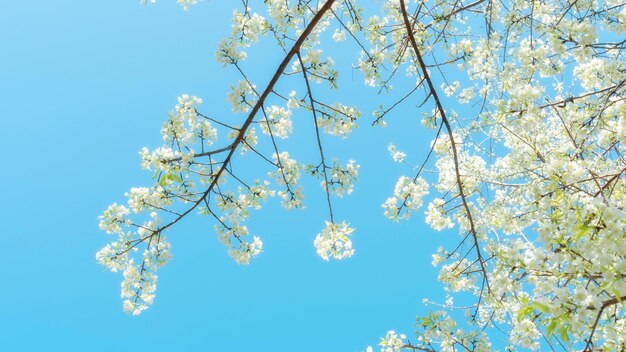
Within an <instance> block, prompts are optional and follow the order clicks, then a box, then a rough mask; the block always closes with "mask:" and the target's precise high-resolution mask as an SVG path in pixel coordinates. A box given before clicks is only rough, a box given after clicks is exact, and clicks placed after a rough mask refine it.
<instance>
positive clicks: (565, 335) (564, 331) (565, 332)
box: [559, 325, 569, 343]
mask: <svg viewBox="0 0 626 352" xmlns="http://www.w3.org/2000/svg"><path fill="white" fill-rule="evenodd" d="M559 336H561V340H562V341H563V342H565V343H568V342H569V328H568V327H567V325H563V326H562V327H561V328H559Z"/></svg>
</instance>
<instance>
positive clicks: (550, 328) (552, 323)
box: [546, 319, 557, 338]
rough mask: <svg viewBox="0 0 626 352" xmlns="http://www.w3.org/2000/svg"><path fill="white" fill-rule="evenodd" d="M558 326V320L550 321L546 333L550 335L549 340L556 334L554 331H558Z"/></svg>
mask: <svg viewBox="0 0 626 352" xmlns="http://www.w3.org/2000/svg"><path fill="white" fill-rule="evenodd" d="M556 326H557V320H556V319H552V320H551V321H550V324H548V327H547V328H546V333H547V334H548V338H550V337H551V336H552V334H553V333H554V329H556Z"/></svg>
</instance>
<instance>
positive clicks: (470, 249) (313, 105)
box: [96, 0, 626, 352]
mask: <svg viewBox="0 0 626 352" xmlns="http://www.w3.org/2000/svg"><path fill="white" fill-rule="evenodd" d="M144 2H150V3H153V2H155V1H154V0H151V1H144ZM178 3H180V4H181V5H182V6H183V8H184V9H185V10H192V11H196V10H198V11H202V10H201V9H199V8H190V7H191V6H192V5H195V4H196V1H195V0H178ZM155 6H158V5H155ZM202 6H203V7H204V8H206V7H210V6H211V3H210V2H206V3H204V4H202ZM625 32H626V3H622V2H620V1H615V0H607V1H588V0H566V1H554V0H543V1H541V0H530V1H519V0H501V1H494V0H476V1H464V0H454V1H453V0H417V1H409V0H385V1H365V0H362V1H354V0H326V1H322V0H319V1H317V0H295V1H294V0H265V1H263V2H260V1H257V2H249V1H247V0H243V1H242V3H241V5H240V6H238V7H237V8H236V9H234V12H233V18H232V31H231V33H230V35H228V36H227V37H226V38H224V39H223V40H222V42H221V44H220V46H219V48H217V50H216V56H215V58H216V60H217V61H218V62H220V63H222V64H223V65H224V66H226V67H229V68H230V69H232V70H233V71H235V72H237V73H238V74H239V76H240V79H239V80H238V81H237V82H233V84H232V85H231V86H230V88H229V89H228V93H227V94H228V101H229V102H230V103H231V105H232V110H233V114H236V116H239V117H238V118H233V117H232V116H229V117H228V118H227V117H224V116H219V117H217V116H214V115H213V114H212V112H211V106H210V105H208V106H207V104H203V99H202V98H201V97H196V96H193V95H182V96H180V97H179V98H178V104H177V105H176V106H175V107H174V109H173V110H172V111H171V112H170V113H169V115H168V118H167V120H166V121H165V123H164V124H163V127H162V129H161V135H162V137H163V145H161V146H159V147H157V148H153V149H148V148H144V149H142V150H141V152H140V155H141V167H142V168H143V169H146V170H149V171H150V172H151V173H152V178H153V181H154V184H153V185H152V186H151V187H134V188H131V189H130V190H129V191H128V192H127V193H126V194H125V196H126V198H127V201H126V204H124V205H121V204H117V203H113V204H112V205H111V206H109V207H108V208H107V209H106V210H105V211H104V213H103V215H102V216H101V217H100V228H101V229H102V230H104V231H105V232H107V233H109V234H113V235H114V236H115V238H114V240H112V242H111V243H109V244H108V245H107V246H105V247H104V248H103V249H101V250H100V251H99V252H98V253H97V255H96V257H97V260H98V261H99V262H100V263H102V264H103V265H105V266H106V267H108V268H110V269H111V270H112V271H120V272H122V273H123V282H122V297H123V299H124V303H123V306H124V310H126V311H127V312H129V313H132V314H139V313H141V312H142V311H143V310H145V309H147V308H148V307H149V306H150V305H151V304H152V302H153V300H154V297H155V293H156V283H157V269H158V268H159V267H160V266H162V265H164V264H166V263H167V262H168V260H169V259H170V258H171V248H170V244H169V242H168V241H167V238H166V235H170V234H172V235H173V233H174V231H171V230H172V228H174V227H175V225H176V224H177V223H178V222H179V221H181V220H182V219H183V218H185V217H188V216H195V215H197V214H201V215H204V216H207V217H209V218H210V219H211V221H212V223H213V224H214V226H215V232H216V234H217V237H218V239H219V240H220V242H222V243H223V244H224V245H225V246H226V249H227V251H228V253H229V255H230V256H231V257H232V258H233V259H234V260H235V261H236V262H237V263H240V264H248V263H250V262H251V260H252V259H253V258H254V257H256V256H257V255H259V254H260V253H261V252H262V249H263V244H262V241H261V238H260V237H258V236H253V235H251V233H250V232H251V231H250V230H249V229H248V227H247V226H246V220H247V219H248V218H249V217H250V216H254V215H252V213H251V210H258V209H260V208H261V207H263V206H264V205H265V204H266V202H270V201H271V200H272V199H277V200H278V201H279V202H280V203H281V204H282V206H283V207H284V208H286V209H293V208H302V207H303V206H304V205H305V204H306V199H305V198H304V192H303V187H302V184H303V181H302V179H303V178H306V177H309V178H313V179H315V180H317V181H319V182H320V185H321V189H320V190H316V191H318V192H322V193H323V194H324V197H325V203H326V204H327V217H326V218H325V221H326V222H325V224H326V225H325V227H324V228H322V229H318V230H317V231H318V234H317V236H315V237H314V240H313V244H314V248H315V250H316V251H317V253H318V254H319V256H320V257H321V258H323V259H324V260H331V259H333V260H340V259H344V258H348V257H351V256H353V255H357V254H355V248H353V245H352V241H351V238H352V236H353V232H354V231H355V229H354V228H352V227H351V226H350V224H349V221H350V219H349V214H337V213H336V211H334V210H333V204H334V203H335V202H336V201H338V198H342V197H345V196H348V195H350V193H352V191H353V189H354V187H358V185H355V184H356V181H357V179H358V177H359V163H358V161H355V160H351V159H348V160H343V161H339V160H337V159H336V158H335V157H334V148H335V147H336V145H335V144H333V143H332V140H331V139H332V138H333V137H336V138H340V139H349V138H350V134H351V132H352V130H353V129H355V128H357V127H359V126H361V128H374V129H379V128H384V127H385V126H386V124H387V123H388V122H389V121H392V120H393V119H394V114H396V113H397V112H398V111H399V109H402V113H403V114H406V113H407V112H408V113H409V114H411V115H412V116H414V117H415V119H416V120H417V121H420V122H421V124H423V126H424V128H425V129H430V130H431V131H432V134H431V135H432V139H431V140H430V141H423V140H414V141H410V143H409V145H412V146H413V148H414V150H403V151H400V150H399V149H398V148H397V147H396V146H395V145H393V144H390V145H389V146H388V151H389V154H390V162H391V160H393V161H395V162H399V163H403V164H404V165H406V168H405V171H406V172H405V174H404V175H401V176H400V177H399V178H398V179H397V182H396V184H395V187H393V185H390V189H393V190H392V192H390V196H389V198H388V199H387V200H386V201H385V202H384V203H383V204H382V210H381V212H382V213H383V214H384V216H385V217H387V218H388V219H389V220H391V221H405V220H408V219H409V218H410V216H411V214H412V213H415V212H418V211H424V212H425V215H426V222H427V223H428V224H429V225H430V227H432V229H433V230H434V231H455V232H457V233H458V240H457V241H456V243H455V244H454V245H453V246H448V245H447V244H446V245H445V246H444V245H442V247H440V249H439V250H438V251H437V252H436V253H434V254H433V265H434V266H435V267H437V268H438V270H439V281H440V282H441V284H442V285H443V286H444V287H445V288H446V290H448V291H449V293H450V295H449V298H448V299H447V300H446V302H444V303H441V304H438V305H437V306H436V307H437V309H434V310H432V312H431V313H430V314H429V315H426V316H422V317H418V319H417V325H416V326H417V331H415V333H414V334H412V335H411V336H408V337H407V336H406V335H402V334H398V333H396V332H395V331H393V330H392V331H389V332H388V333H387V335H386V336H384V337H383V338H382V340H381V343H380V348H381V349H382V351H385V352H388V351H400V350H409V351H410V350H416V351H457V350H459V351H461V350H466V351H489V350H493V349H498V350H502V349H506V350H520V349H522V350H523V349H532V350H567V351H569V350H585V351H592V350H604V351H620V350H626V320H625V319H626V316H625V314H624V302H623V301H624V299H626V278H625V275H626V261H625V260H624V257H625V255H626V176H625V174H626V159H625V158H624V157H625V155H624V153H625V152H626V150H625V147H624V145H625V143H626V104H625V103H624V92H625V84H626V65H625V60H624V53H623V51H624V49H625V45H626V39H625V37H624V33H625ZM336 43H339V44H338V45H337V44H336ZM255 46H262V47H263V48H272V50H275V52H277V53H279V54H280V60H277V61H276V62H275V64H274V65H273V66H265V65H264V66H263V67H259V65H258V64H255V58H254V57H253V54H256V55H258V54H259V51H255V50H254V49H255V48H254V47H255ZM264 50H265V49H264ZM248 54H250V55H248ZM345 55H351V56H352V57H353V58H354V61H353V68H354V69H355V70H358V71H360V77H359V78H358V80H357V79H354V80H353V81H352V82H345V81H344V80H342V79H341V77H343V75H344V73H345V69H343V68H341V67H339V66H338V65H336V63H335V60H334V59H333V57H337V56H345ZM259 70H262V71H264V72H265V73H266V74H268V75H269V80H266V81H261V80H259V79H256V77H255V74H254V71H259ZM355 76H356V75H355ZM361 79H362V80H363V81H362V82H363V84H365V85H367V86H371V87H372V89H373V90H375V92H376V93H377V94H379V95H380V96H381V104H380V105H379V108H378V109H375V110H374V111H363V109H362V107H360V106H358V105H357V106H352V105H349V104H344V103H342V102H340V101H336V99H335V93H334V92H335V91H341V90H342V89H350V85H353V84H359V82H358V81H360V80H361ZM382 97H385V98H382ZM205 100H206V99H205ZM295 116H298V118H299V119H305V120H306V121H310V123H309V124H306V125H304V124H303V125H302V126H301V127H302V128H305V129H306V132H307V133H310V134H311V135H312V136H313V138H314V141H315V142H314V143H309V144H310V145H306V146H304V147H305V148H307V149H310V150H312V151H313V153H311V154H310V156H309V158H308V159H307V160H297V159H296V157H295V156H294V155H293V153H290V150H289V148H288V147H286V145H287V144H285V141H284V140H285V139H287V138H289V137H290V136H293V134H294V127H300V125H299V124H297V123H295V122H294V118H295ZM233 121H236V122H235V123H234V122H233ZM295 142H296V143H298V142H299V140H296V141H295ZM424 149H426V150H427V151H428V152H427V153H426V154H425V157H424V158H423V160H421V161H420V162H419V163H418V164H417V165H412V164H410V163H408V162H407V158H408V156H407V155H411V153H413V152H414V151H416V150H424ZM235 160H237V162H238V165H240V167H238V168H233V163H234V161H235ZM241 165H243V167H245V165H249V168H248V170H247V171H246V172H241V170H240V169H241V168H242V166H241ZM311 191H312V190H311ZM346 201H348V200H346ZM359 232H360V233H364V232H365V231H361V230H359ZM357 249H358V248H357ZM267 255H271V253H268V254H267ZM493 336H499V341H501V338H500V337H501V336H505V339H504V340H505V341H506V343H505V344H504V345H500V343H495V342H494V341H493ZM370 349H371V347H369V348H368V350H370Z"/></svg>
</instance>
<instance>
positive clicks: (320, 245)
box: [313, 221, 354, 260]
mask: <svg viewBox="0 0 626 352" xmlns="http://www.w3.org/2000/svg"><path fill="white" fill-rule="evenodd" d="M352 232H354V229H352V228H350V227H348V224H347V223H345V222H342V223H340V224H336V223H333V222H330V221H326V227H324V229H323V230H322V232H321V233H319V234H318V235H317V237H315V241H314V242H313V244H314V245H315V248H316V249H317V254H318V255H319V256H320V257H322V259H324V260H328V259H329V258H330V257H333V258H335V259H344V258H349V257H351V256H352V255H353V254H354V249H353V248H352V241H351V240H350V237H349V236H350V235H352Z"/></svg>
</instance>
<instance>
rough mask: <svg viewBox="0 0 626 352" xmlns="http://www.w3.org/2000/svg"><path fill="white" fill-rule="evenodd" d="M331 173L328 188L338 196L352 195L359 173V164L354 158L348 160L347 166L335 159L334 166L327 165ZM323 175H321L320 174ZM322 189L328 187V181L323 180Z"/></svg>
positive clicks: (329, 173) (328, 171) (328, 172)
mask: <svg viewBox="0 0 626 352" xmlns="http://www.w3.org/2000/svg"><path fill="white" fill-rule="evenodd" d="M327 168H328V170H327V174H328V175H329V180H328V190H329V191H330V192H331V193H333V194H334V195H336V196H338V197H343V195H344V194H345V195H350V194H351V193H352V191H353V190H354V183H355V182H356V181H357V176H358V175H359V168H360V165H358V164H357V163H356V162H355V161H354V160H348V163H347V164H346V166H342V165H340V164H338V163H337V161H335V162H334V163H333V165H332V166H330V167H327ZM320 176H321V175H320ZM320 185H321V186H322V189H326V186H327V184H326V181H325V180H322V182H321V184H320Z"/></svg>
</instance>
